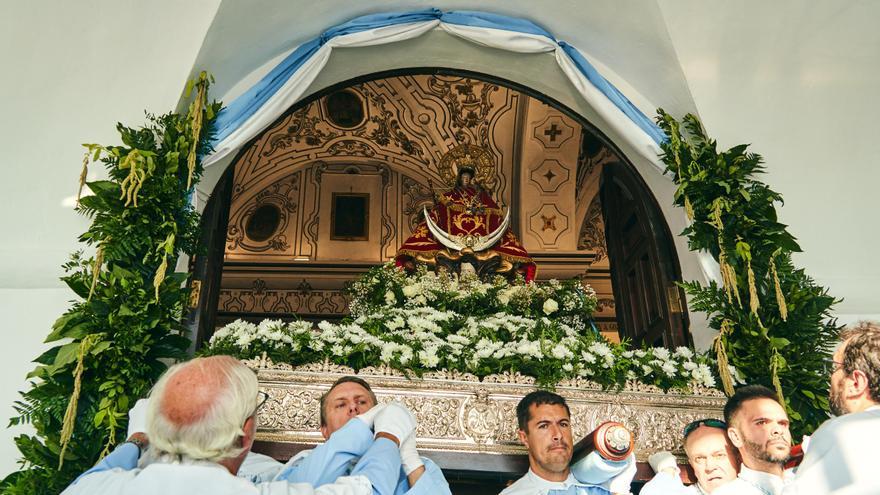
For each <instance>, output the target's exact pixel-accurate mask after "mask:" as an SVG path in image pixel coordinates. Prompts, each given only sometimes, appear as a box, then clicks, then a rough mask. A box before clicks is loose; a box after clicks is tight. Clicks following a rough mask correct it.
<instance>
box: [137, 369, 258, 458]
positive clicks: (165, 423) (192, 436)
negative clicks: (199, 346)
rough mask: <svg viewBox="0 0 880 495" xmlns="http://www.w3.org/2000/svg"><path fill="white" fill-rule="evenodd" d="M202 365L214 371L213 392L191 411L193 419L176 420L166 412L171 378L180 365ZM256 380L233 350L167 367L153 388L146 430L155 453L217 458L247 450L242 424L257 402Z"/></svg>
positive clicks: (207, 373)
mask: <svg viewBox="0 0 880 495" xmlns="http://www.w3.org/2000/svg"><path fill="white" fill-rule="evenodd" d="M194 366H195V367H198V368H200V370H201V371H202V373H204V374H205V376H206V377H210V378H211V380H209V381H210V382H213V383H206V385H205V386H206V387H210V388H211V389H213V390H209V391H210V392H211V393H213V394H214V397H213V398H212V399H211V400H210V401H209V403H208V405H207V407H206V408H205V410H202V411H193V413H194V414H193V415H194V417H196V419H195V420H193V421H191V422H188V423H186V424H178V422H175V421H173V420H171V419H169V418H168V417H166V415H165V411H163V398H164V396H165V394H166V388H167V387H168V384H169V382H171V381H172V379H173V378H174V377H175V376H177V375H178V374H179V373H180V372H181V371H183V370H186V369H189V368H191V367H194ZM257 391H258V383H257V377H256V375H255V374H254V372H253V371H252V370H251V369H250V368H248V367H247V366H245V365H244V364H242V363H241V362H239V361H238V360H237V359H234V358H232V357H229V356H213V357H208V358H195V359H193V360H191V361H187V362H184V363H179V364H176V365H174V366H172V367H171V368H169V369H168V370H167V371H166V372H165V374H163V375H162V377H161V378H159V381H158V382H156V385H155V386H153V390H152V392H151V393H150V402H149V407H148V409H147V428H146V429H147V432H146V433H147V436H148V437H149V439H150V449H149V450H150V451H151V456H150V457H151V458H152V459H154V460H158V459H166V460H169V461H170V460H175V461H208V462H219V461H222V460H224V459H231V458H234V457H237V456H238V455H240V454H241V453H242V452H244V450H245V449H244V447H243V446H242V445H240V444H239V438H240V437H241V436H243V435H244V430H243V429H242V426H243V425H244V422H245V421H247V419H248V418H249V417H251V416H252V415H253V414H254V412H255V410H256V408H257Z"/></svg>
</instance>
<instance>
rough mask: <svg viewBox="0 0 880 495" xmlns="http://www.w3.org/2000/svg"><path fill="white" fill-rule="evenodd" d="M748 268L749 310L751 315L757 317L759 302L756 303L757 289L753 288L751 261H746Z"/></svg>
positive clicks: (753, 276)
mask: <svg viewBox="0 0 880 495" xmlns="http://www.w3.org/2000/svg"><path fill="white" fill-rule="evenodd" d="M748 268H749V309H750V310H751V311H752V314H753V315H755V316H758V308H760V307H761V302H760V301H758V288H757V286H755V271H754V270H752V260H751V259H749V260H748Z"/></svg>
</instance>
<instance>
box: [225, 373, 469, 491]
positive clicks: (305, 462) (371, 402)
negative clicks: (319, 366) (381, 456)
mask: <svg viewBox="0 0 880 495" xmlns="http://www.w3.org/2000/svg"><path fill="white" fill-rule="evenodd" d="M319 405H320V419H321V423H320V424H321V435H322V436H323V437H324V439H325V440H326V441H325V442H324V443H323V444H321V445H319V446H317V447H315V448H314V449H313V450H305V451H302V452H300V453H298V454H297V455H296V456H294V457H293V458H291V459H290V460H289V461H288V462H287V464H285V465H282V464H281V463H278V462H277V461H275V460H274V459H271V458H269V457H267V456H262V455H259V454H251V455H250V456H248V458H247V459H246V461H245V463H244V465H243V466H242V470H241V471H240V472H239V476H243V477H246V478H249V479H252V480H254V481H265V480H270V479H271V480H286V481H290V482H302V483H309V484H313V485H314V486H321V485H323V484H324V483H330V482H332V481H333V480H335V479H336V478H338V477H339V476H344V475H346V474H348V473H349V472H350V471H351V470H352V468H353V467H354V466H355V465H356V463H357V462H358V460H359V459H360V457H361V456H362V455H364V453H365V452H367V450H368V449H369V448H370V446H371V444H372V442H373V436H372V433H371V428H372V427H373V422H374V421H375V420H377V419H378V418H379V417H380V416H384V417H388V418H396V419H394V421H403V420H404V418H406V417H411V415H410V413H409V411H407V410H406V408H405V407H404V406H403V405H402V404H400V403H390V404H383V405H377V400H376V395H375V394H374V393H373V390H372V389H371V388H370V385H369V384H368V383H367V382H366V381H364V380H362V379H360V378H358V377H354V376H345V377H342V378H340V379H339V380H337V381H336V382H335V383H334V384H333V385H332V386H331V387H330V390H328V391H327V393H325V394H324V395H323V396H322V397H321V401H320V404H319ZM400 460H401V468H402V469H401V472H400V474H399V476H398V479H397V485H396V488H395V490H394V493H395V494H397V495H402V494H406V495H420V494H425V495H444V494H447V495H451V493H452V492H451V491H450V489H449V484H448V483H447V481H446V479H445V478H444V477H443V472H442V471H441V470H440V468H439V467H437V465H436V464H434V463H433V462H432V461H431V460H430V459H427V458H423V457H421V456H419V452H418V451H417V450H416V435H415V433H412V434H411V435H409V436H408V437H406V438H404V439H402V441H401V443H400Z"/></svg>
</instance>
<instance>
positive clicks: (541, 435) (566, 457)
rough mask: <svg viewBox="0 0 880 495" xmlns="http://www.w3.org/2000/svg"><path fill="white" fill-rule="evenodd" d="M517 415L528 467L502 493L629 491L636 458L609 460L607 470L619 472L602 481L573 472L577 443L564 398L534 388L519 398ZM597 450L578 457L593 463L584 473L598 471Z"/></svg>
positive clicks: (601, 494) (541, 494)
mask: <svg viewBox="0 0 880 495" xmlns="http://www.w3.org/2000/svg"><path fill="white" fill-rule="evenodd" d="M516 415H517V421H518V423H519V439H520V441H521V442H522V443H523V445H525V446H526V448H527V449H528V451H529V471H528V472H527V473H526V474H525V476H523V477H522V478H520V479H518V480H517V481H516V482H514V483H513V484H512V485H510V486H508V487H507V488H505V489H504V490H503V491H502V492H501V495H562V494H566V495H607V494H609V493H629V490H630V484H631V483H632V478H633V475H634V474H635V462H633V459H629V460H626V461H620V465H619V466H611V465H610V464H611V463H609V462H607V461H606V462H605V463H604V464H605V466H604V467H605V468H606V469H604V471H606V472H609V473H611V472H613V473H615V474H616V475H614V476H613V477H611V479H607V478H606V481H604V482H603V483H600V484H596V483H584V482H581V481H579V480H578V479H577V478H575V476H574V474H572V469H571V468H570V466H569V463H570V462H571V456H572V449H573V445H574V443H573V441H572V436H571V413H570V411H569V409H568V404H566V402H565V399H564V398H562V397H561V396H559V395H557V394H554V393H552V392H547V391H543V390H538V391H535V392H532V393H530V394H528V395H526V396H525V397H523V399H522V400H521V401H520V402H519V404H518V405H517V407H516ZM594 454H596V453H593V454H590V456H587V457H585V458H584V459H583V460H582V461H579V463H581V462H585V463H589V464H590V465H591V467H592V469H590V470H583V472H584V474H585V475H586V474H592V473H595V471H596V470H597V466H598V465H599V464H600V463H602V461H601V460H600V459H597V458H596V457H595V455H594ZM591 456H592V457H591ZM599 469H602V468H599ZM618 473H619V474H618Z"/></svg>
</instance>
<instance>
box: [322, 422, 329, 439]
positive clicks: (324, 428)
mask: <svg viewBox="0 0 880 495" xmlns="http://www.w3.org/2000/svg"><path fill="white" fill-rule="evenodd" d="M321 436H322V437H324V440H329V439H330V430H329V429H328V428H327V425H324V426H322V427H321Z"/></svg>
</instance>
